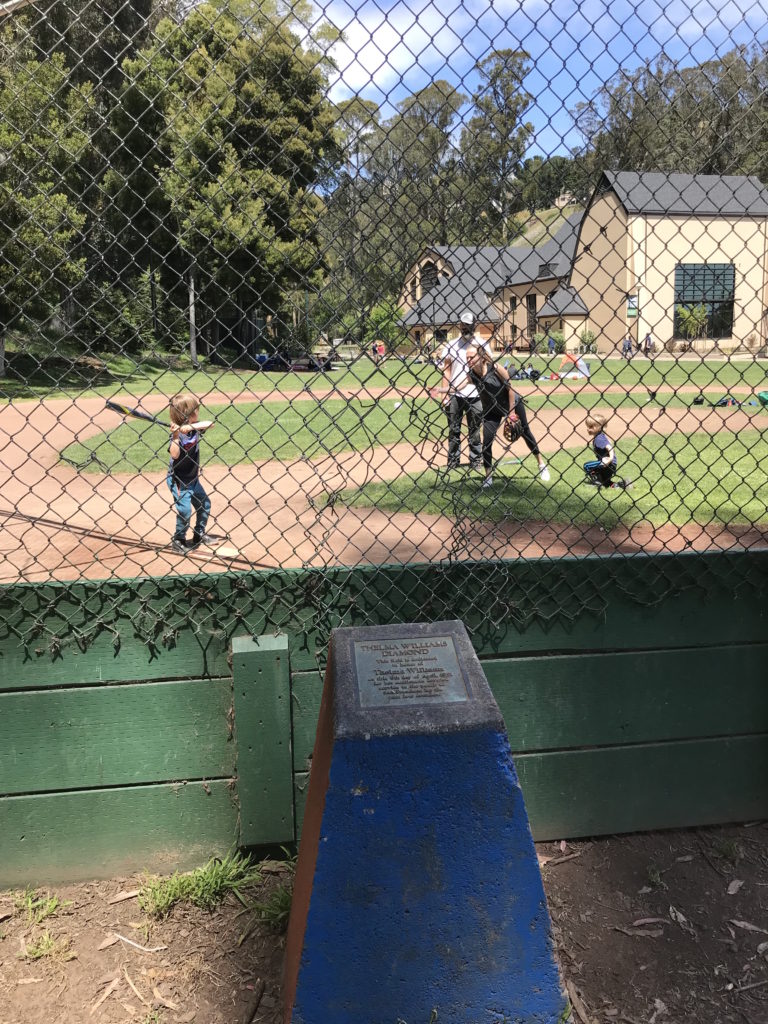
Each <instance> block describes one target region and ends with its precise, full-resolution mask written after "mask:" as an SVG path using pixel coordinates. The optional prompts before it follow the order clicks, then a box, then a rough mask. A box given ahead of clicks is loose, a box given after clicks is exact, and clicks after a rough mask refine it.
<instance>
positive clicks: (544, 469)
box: [539, 466, 552, 484]
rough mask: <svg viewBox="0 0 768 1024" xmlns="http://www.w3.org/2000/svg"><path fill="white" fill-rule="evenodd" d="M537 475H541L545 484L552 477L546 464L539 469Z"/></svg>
mask: <svg viewBox="0 0 768 1024" xmlns="http://www.w3.org/2000/svg"><path fill="white" fill-rule="evenodd" d="M539 476H540V477H541V479H542V480H543V481H544V483H545V484H548V483H549V481H550V480H551V479H552V476H551V474H550V472H549V468H548V467H547V466H542V467H541V469H540V470H539Z"/></svg>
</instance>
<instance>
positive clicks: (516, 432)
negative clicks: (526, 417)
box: [504, 412, 523, 444]
mask: <svg viewBox="0 0 768 1024" xmlns="http://www.w3.org/2000/svg"><path fill="white" fill-rule="evenodd" d="M522 436H523V424H522V423H521V422H520V417H519V416H517V415H516V414H515V413H513V412H511V413H510V414H509V416H507V418H506V419H505V420H504V440H505V441H508V442H509V444H512V442H513V441H519V440H520V438H521V437H522Z"/></svg>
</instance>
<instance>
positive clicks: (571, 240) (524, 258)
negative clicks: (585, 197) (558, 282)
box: [504, 210, 584, 285]
mask: <svg viewBox="0 0 768 1024" xmlns="http://www.w3.org/2000/svg"><path fill="white" fill-rule="evenodd" d="M583 217H584V211H583V210H577V211H576V212H575V213H572V214H571V215H570V217H567V218H566V220H565V221H564V223H563V225H562V227H561V228H560V229H559V230H558V231H557V233H556V234H555V236H554V238H550V239H549V240H548V241H546V242H545V243H544V244H543V245H540V246H538V247H537V248H531V247H530V246H529V247H528V248H527V249H526V250H525V251H523V250H519V252H520V255H519V258H518V260H517V264H516V266H514V267H513V268H512V269H511V271H510V273H509V275H508V276H507V279H506V281H505V282H504V284H507V285H520V284H529V283H530V282H531V281H536V280H543V281H549V280H553V279H555V278H559V277H567V276H568V274H570V272H571V265H572V263H573V254H574V252H575V251H576V240H577V238H578V237H579V226H580V225H581V221H582V218H583ZM516 251H517V250H516ZM547 264H549V265H550V267H551V269H548V270H544V269H543V268H544V267H545V266H546V265H547Z"/></svg>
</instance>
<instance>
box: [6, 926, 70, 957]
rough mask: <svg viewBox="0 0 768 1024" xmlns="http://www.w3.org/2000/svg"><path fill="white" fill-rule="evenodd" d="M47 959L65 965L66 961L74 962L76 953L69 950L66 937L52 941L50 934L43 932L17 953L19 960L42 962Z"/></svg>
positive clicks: (68, 942) (68, 941)
mask: <svg viewBox="0 0 768 1024" xmlns="http://www.w3.org/2000/svg"><path fill="white" fill-rule="evenodd" d="M46 958H49V959H51V960H58V961H60V962H61V963H66V962H67V961H68V960H75V959H76V958H77V953H74V952H73V951H72V950H71V949H70V940H69V938H68V937H66V936H65V937H64V938H61V939H54V937H53V936H52V935H51V933H50V932H48V931H45V932H43V934H42V935H41V936H40V937H39V938H38V939H35V941H34V942H30V943H29V944H28V945H26V946H25V947H24V949H23V950H22V952H21V953H19V959H20V960H43V959H46Z"/></svg>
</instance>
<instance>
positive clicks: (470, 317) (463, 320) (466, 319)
mask: <svg viewBox="0 0 768 1024" xmlns="http://www.w3.org/2000/svg"><path fill="white" fill-rule="evenodd" d="M459 323H460V324H461V326H462V327H474V326H475V314H474V313H470V312H469V310H468V309H465V310H464V312H463V313H462V314H461V316H460V317H459Z"/></svg>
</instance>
